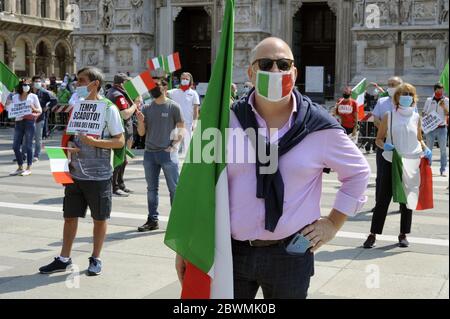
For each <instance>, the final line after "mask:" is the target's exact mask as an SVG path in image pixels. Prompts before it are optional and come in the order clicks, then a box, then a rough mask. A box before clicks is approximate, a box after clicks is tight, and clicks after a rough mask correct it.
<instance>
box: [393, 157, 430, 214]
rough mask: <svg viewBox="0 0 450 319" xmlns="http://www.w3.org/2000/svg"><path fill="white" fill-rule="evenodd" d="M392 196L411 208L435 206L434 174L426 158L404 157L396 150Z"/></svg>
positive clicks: (397, 201) (422, 208)
mask: <svg viewBox="0 0 450 319" xmlns="http://www.w3.org/2000/svg"><path fill="white" fill-rule="evenodd" d="M392 196H393V199H394V202H396V203H402V204H406V205H407V206H408V208H409V209H413V210H425V209H432V208H433V206H434V205H433V175H432V172H431V167H430V165H429V162H428V160H427V159H425V158H403V157H402V156H401V155H400V154H399V153H398V152H397V151H396V150H394V152H393V156H392Z"/></svg>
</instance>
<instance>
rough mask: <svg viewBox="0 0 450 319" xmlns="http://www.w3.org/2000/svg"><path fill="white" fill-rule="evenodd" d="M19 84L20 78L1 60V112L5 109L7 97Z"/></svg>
mask: <svg viewBox="0 0 450 319" xmlns="http://www.w3.org/2000/svg"><path fill="white" fill-rule="evenodd" d="M18 84H19V78H18V77H17V76H16V75H15V74H14V73H13V72H12V71H11V70H10V69H9V68H8V67H7V66H6V65H5V64H4V63H3V62H2V61H0V113H2V112H3V111H4V109H5V105H6V99H7V98H8V95H9V94H11V92H13V91H14V88H15V87H16V86H17V85H18Z"/></svg>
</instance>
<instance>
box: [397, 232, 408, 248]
mask: <svg viewBox="0 0 450 319" xmlns="http://www.w3.org/2000/svg"><path fill="white" fill-rule="evenodd" d="M398 246H399V247H401V248H407V247H409V241H408V240H407V239H406V235H405V234H401V235H399V236H398Z"/></svg>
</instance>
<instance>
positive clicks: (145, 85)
mask: <svg viewBox="0 0 450 319" xmlns="http://www.w3.org/2000/svg"><path fill="white" fill-rule="evenodd" d="M123 86H124V88H125V90H126V91H127V93H128V96H129V97H130V99H131V100H132V101H134V100H135V99H136V98H138V97H139V96H142V95H143V94H144V93H147V92H148V91H150V90H151V89H153V88H155V87H156V83H155V81H153V78H152V75H151V74H150V72H149V71H148V70H147V71H145V72H142V73H141V74H139V75H138V76H137V77H135V78H134V79H131V80H129V81H127V82H125V83H124V85H123Z"/></svg>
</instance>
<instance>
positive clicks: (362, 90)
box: [352, 78, 367, 121]
mask: <svg viewBox="0 0 450 319" xmlns="http://www.w3.org/2000/svg"><path fill="white" fill-rule="evenodd" d="M366 90H367V80H366V79H365V78H364V79H362V80H361V82H359V83H358V84H357V85H356V86H355V87H354V88H353V89H352V99H354V100H355V101H356V103H358V119H359V121H362V119H363V118H364V117H365V116H366V114H365V112H364V102H365V95H366Z"/></svg>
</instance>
